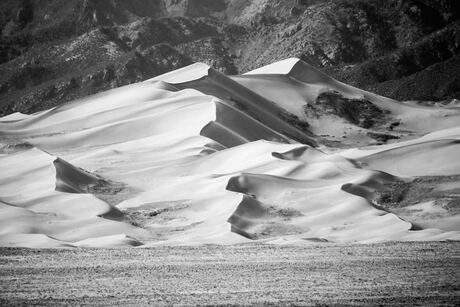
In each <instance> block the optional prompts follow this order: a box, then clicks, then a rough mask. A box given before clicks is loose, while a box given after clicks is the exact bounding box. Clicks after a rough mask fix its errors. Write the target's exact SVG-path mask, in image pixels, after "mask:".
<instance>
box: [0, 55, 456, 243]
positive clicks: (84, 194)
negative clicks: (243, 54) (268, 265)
mask: <svg viewBox="0 0 460 307" xmlns="http://www.w3.org/2000/svg"><path fill="white" fill-rule="evenodd" d="M459 157H460V104H458V101H455V100H454V101H452V102H446V103H431V102H417V101H406V102H399V101H395V100H392V99H389V98H385V97H381V96H378V95H375V94H372V93H369V92H366V91H363V90H360V89H357V88H354V87H351V86H348V85H346V84H343V83H340V82H338V81H336V80H334V79H332V78H330V77H328V76H327V75H325V74H323V73H322V72H320V71H318V70H316V69H315V68H313V67H311V66H310V65H308V64H306V63H304V62H302V61H301V60H299V59H296V58H291V59H287V60H284V61H280V62H277V63H274V64H271V65H268V66H265V67H262V68H259V69H256V70H254V71H251V72H249V73H246V74H244V75H238V76H226V75H224V74H222V73H220V72H218V71H217V70H214V69H213V68H211V67H209V66H207V65H205V64H201V63H196V64H192V65H190V66H187V67H185V68H182V69H179V70H176V71H172V72H170V73H166V74H164V75H161V76H158V77H155V78H153V79H150V80H146V81H144V82H140V83H136V84H131V85H127V86H124V87H121V88H117V89H114V90H110V91H107V92H103V93H100V94H96V95H94V96H90V97H88V98H85V99H81V100H76V101H73V102H70V103H67V104H64V105H61V106H58V107H55V108H53V109H49V110H46V111H42V112H38V113H35V114H30V115H27V114H21V113H13V114H10V115H7V116H5V117H2V118H0V170H1V171H0V246H4V247H5V246H7V247H33V248H47V247H63V248H73V247H124V246H133V247H138V246H139V247H149V246H157V245H196V244H199V245H201V244H222V245H231V244H237V243H246V242H251V241H254V240H256V241H258V242H261V243H266V244H311V243H317V242H335V243H378V242H385V241H444V240H459V239H460V209H459V208H460V159H459Z"/></svg>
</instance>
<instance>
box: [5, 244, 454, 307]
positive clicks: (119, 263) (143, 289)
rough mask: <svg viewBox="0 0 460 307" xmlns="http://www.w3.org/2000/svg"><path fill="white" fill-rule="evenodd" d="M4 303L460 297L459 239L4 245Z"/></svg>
mask: <svg viewBox="0 0 460 307" xmlns="http://www.w3.org/2000/svg"><path fill="white" fill-rule="evenodd" d="M0 289H1V291H0V305H10V306H11V305H47V306H49V305H72V306H75V305H113V304H118V305H260V306H261V305H264V306H266V305H273V306H280V305H291V306H292V305H296V306H298V305H315V306H317V305H320V306H324V305H327V306H330V305H340V306H343V305H366V306H373V305H388V306H395V305H404V306H414V305H416V306H440V305H442V306H446V305H448V306H455V305H456V306H458V305H459V304H460V242H411V243H381V244H364V245H350V244H347V245H344V244H330V243H314V244H311V245H305V246H293V245H269V244H266V245H264V244H240V245H233V246H217V245H204V246H194V247H193V246H189V247H178V246H176V247H172V246H169V247H168V246H165V247H156V248H141V249H139V248H137V249H134V248H123V249H82V248H77V249H67V250H62V249H23V248H1V249H0Z"/></svg>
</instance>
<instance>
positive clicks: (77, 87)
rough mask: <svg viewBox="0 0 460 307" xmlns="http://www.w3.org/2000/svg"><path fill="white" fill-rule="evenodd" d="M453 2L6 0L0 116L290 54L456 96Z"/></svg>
mask: <svg viewBox="0 0 460 307" xmlns="http://www.w3.org/2000/svg"><path fill="white" fill-rule="evenodd" d="M459 12H460V2H458V1H456V0H438V1H435V0H404V1H403V0H334V1H333V0H329V1H327V0H295V1H294V0H276V1H275V0H250V1H249V0H67V1H60V0H47V1H42V0H23V1H18V0H3V1H1V2H0V30H1V36H0V104H1V106H0V115H5V114H9V113H12V112H15V111H21V112H26V113H30V112H35V111H39V110H43V109H46V108H49V107H50V106H54V105H57V104H61V103H64V102H66V101H69V100H72V99H75V98H80V97H84V96H87V95H89V94H93V93H97V92H99V91H102V90H106V89H109V88H113V87H117V86H121V85H124V84H129V83H132V82H137V81H140V80H143V79H146V78H150V77H153V76H155V75H158V74H161V73H164V72H166V71H169V70H173V69H177V68H180V67H182V66H185V65H188V64H190V63H192V62H195V61H201V62H205V63H207V64H209V65H211V66H213V67H215V68H216V69H218V70H220V71H222V72H224V73H227V74H236V73H242V72H245V71H248V70H251V69H253V68H256V67H260V66H262V65H265V64H268V63H271V62H274V61H276V60H280V59H283V58H287V57H291V56H296V57H301V58H302V59H303V60H305V61H307V62H309V63H311V64H313V65H314V66H316V67H319V68H320V69H322V70H324V71H326V72H327V73H329V74H331V75H332V76H333V77H335V78H337V79H339V80H341V81H344V82H347V83H350V84H352V85H355V86H358V87H362V88H364V89H368V90H372V91H375V92H377V93H380V94H383V95H386V96H390V97H393V98H396V99H401V100H410V99H419V100H436V101H439V100H447V99H451V98H455V97H457V98H458V97H459V96H460V95H459V94H460V79H459V77H458V76H459V75H460V74H459V72H460V59H459V56H460V52H459V50H460V22H459Z"/></svg>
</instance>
